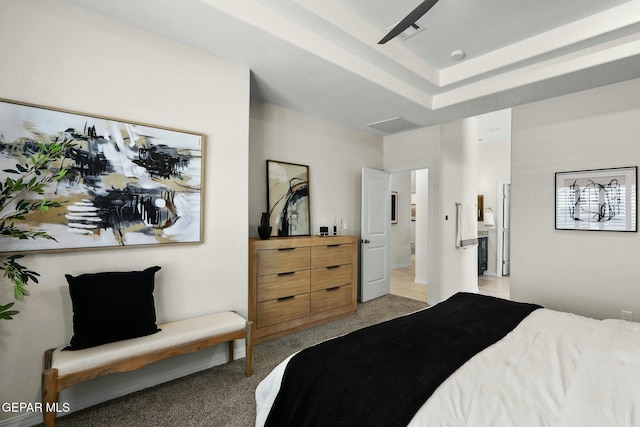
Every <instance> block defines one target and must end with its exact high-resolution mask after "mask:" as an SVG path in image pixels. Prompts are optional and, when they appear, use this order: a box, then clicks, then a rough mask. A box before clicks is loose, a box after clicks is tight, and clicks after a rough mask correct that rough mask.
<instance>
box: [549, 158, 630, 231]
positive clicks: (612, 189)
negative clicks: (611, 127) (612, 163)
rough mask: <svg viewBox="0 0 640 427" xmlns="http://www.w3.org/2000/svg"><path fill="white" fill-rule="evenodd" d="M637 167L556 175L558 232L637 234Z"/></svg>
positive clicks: (556, 226) (558, 173)
mask: <svg viewBox="0 0 640 427" xmlns="http://www.w3.org/2000/svg"><path fill="white" fill-rule="evenodd" d="M637 175H638V168H637V166H630V167H621V168H612V169H592V170H583V171H573V172H557V173H556V182H555V192H556V203H555V211H556V212H555V214H556V215H555V216H556V218H555V220H556V224H555V228H556V229H557V230H593V231H638V227H637V185H638V179H637Z"/></svg>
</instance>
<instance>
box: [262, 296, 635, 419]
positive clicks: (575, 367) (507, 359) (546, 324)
mask: <svg viewBox="0 0 640 427" xmlns="http://www.w3.org/2000/svg"><path fill="white" fill-rule="evenodd" d="M288 360H289V359H287V360H285V361H283V362H282V363H281V364H280V365H278V366H277V367H276V368H275V369H274V370H273V371H272V372H271V373H270V374H269V375H268V376H267V377H266V378H265V379H264V380H263V381H262V382H261V383H260V384H259V385H258V388H257V389H256V404H257V411H256V426H260V427H261V426H263V425H264V423H265V421H266V418H267V415H268V414H269V410H270V408H271V405H272V404H273V401H274V400H275V397H276V395H277V393H278V390H279V388H280V383H281V381H282V375H283V373H284V369H285V367H286V363H287V362H288ZM390 409H391V408H390ZM409 426H410V427H421V426H424V427H426V426H429V427H455V426H474V427H482V426H491V427H497V426H505V427H512V426H518V427H525V426H532V427H533V426H536V427H541V426H558V427H560V426H561V427H569V426H575V427H578V426H579V427H587V426H593V427H609V426H612V427H613V426H615V427H623V426H640V324H638V323H631V322H625V321H622V320H612V319H609V320H603V321H599V320H595V319H589V318H586V317H581V316H577V315H573V314H570V313H563V312H557V311H553V310H548V309H539V310H536V311H534V312H533V313H531V314H530V315H529V316H528V317H527V318H525V319H524V320H523V321H522V322H521V323H520V325H518V326H517V327H516V328H515V329H514V330H513V331H512V332H511V333H509V334H508V335H507V336H506V337H505V338H503V339H502V340H500V341H498V342H497V343H496V344H494V345H492V346H491V347H489V348H487V349H485V350H484V351H482V352H481V353H479V354H477V355H476V356H474V357H473V358H472V359H470V360H469V361H468V362H467V363H465V364H464V365H463V366H462V367H460V368H459V369H458V370H457V371H456V372H455V373H454V374H453V375H451V376H450V377H449V378H448V379H447V380H446V381H444V382H443V383H442V384H441V385H440V387H438V389H437V390H436V391H435V392H434V393H433V395H432V396H431V397H430V398H429V399H428V400H427V402H426V403H425V404H424V405H423V406H422V408H421V409H420V410H419V411H418V412H417V413H416V415H415V417H414V418H413V420H412V421H411V423H410V424H409Z"/></svg>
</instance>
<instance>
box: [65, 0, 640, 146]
mask: <svg viewBox="0 0 640 427" xmlns="http://www.w3.org/2000/svg"><path fill="white" fill-rule="evenodd" d="M66 1H68V2H69V3H73V4H76V5H79V6H82V7H86V8H88V9H90V10H93V11H95V12H98V13H100V14H103V15H106V16H109V17H112V18H114V19H116V20H119V21H122V22H125V23H128V24H131V25H133V26H136V27H139V28H141V29H144V30H148V31H150V32H153V33H156V34H159V35H162V36H164V37H167V38H169V39H173V40H175V41H178V42H180V43H183V44H185V45H189V46H192V47H194V48H197V49H200V50H203V51H206V52H209V53H211V54H213V55H215V56H218V57H221V58H225V59H228V60H230V61H233V62H236V63H240V64H244V65H246V66H247V67H249V68H250V69H251V96H252V97H254V98H257V99H260V100H263V101H266V102H270V103H274V104H277V105H281V106H284V107H287V108H292V109H295V110H298V111H302V112H304V113H307V114H311V115H314V116H317V117H321V118H324V119H327V120H330V121H333V122H337V123H342V124H345V125H348V126H351V127H353V128H357V129H363V130H366V131H370V132H373V133H376V134H379V135H388V134H390V133H395V132H401V131H404V130H407V129H410V128H413V127H422V126H429V125H433V124H437V123H442V122H447V121H451V120H456V119H460V118H464V117H469V116H475V115H480V114H484V113H488V112H491V111H496V110H502V109H506V108H509V107H513V106H516V105H519V104H523V103H527V102H532V101H536V100H540V99H545V98H549V97H553V96H557V95H561V94H566V93H570V92H575V91H579V90H584V89H588V88H592V87H597V86H601V85H605V84H610V83H614V82H618V81H623V80H628V79H631V78H636V77H640V0H537V1H531V0H482V1H480V0H440V1H439V2H438V3H437V4H436V5H435V6H434V7H433V8H432V9H431V10H430V11H429V12H428V13H427V14H426V15H425V16H423V17H422V18H421V19H420V20H419V21H418V22H417V24H418V26H419V27H421V31H420V32H418V33H417V34H415V35H413V36H411V37H410V38H407V39H406V40H403V38H402V37H397V38H395V39H393V40H391V41H390V42H388V43H386V44H384V45H379V44H378V41H379V40H380V39H381V38H382V37H383V36H384V35H385V34H386V33H387V32H388V31H389V29H390V27H392V26H394V25H395V24H396V23H397V22H399V21H400V20H401V19H402V18H404V17H405V16H406V15H407V14H408V13H409V12H411V11H412V10H413V9H414V8H415V7H416V6H417V5H418V4H420V3H421V1H422V0H110V1H108V2H105V1H103V0H66ZM454 50H462V51H464V53H465V56H464V58H463V59H461V60H458V61H455V60H452V59H451V53H452V51H454ZM372 123H378V124H379V125H376V126H373V127H372V126H368V125H369V124H372ZM492 128H493V129H494V130H495V125H493V126H492ZM380 129H383V130H380Z"/></svg>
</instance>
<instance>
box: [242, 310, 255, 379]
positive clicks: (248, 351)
mask: <svg viewBox="0 0 640 427" xmlns="http://www.w3.org/2000/svg"><path fill="white" fill-rule="evenodd" d="M252 330H253V322H252V321H250V320H249V321H248V322H247V332H246V334H245V340H244V345H245V356H244V357H245V359H246V363H247V365H246V369H245V375H246V376H247V377H250V376H251V374H252V373H253V341H252V339H253V338H252V334H251V333H252Z"/></svg>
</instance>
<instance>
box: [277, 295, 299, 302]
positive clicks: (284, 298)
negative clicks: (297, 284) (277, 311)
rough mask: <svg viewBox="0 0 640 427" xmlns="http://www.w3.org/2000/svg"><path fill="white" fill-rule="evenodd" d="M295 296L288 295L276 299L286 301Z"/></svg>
mask: <svg viewBox="0 0 640 427" xmlns="http://www.w3.org/2000/svg"><path fill="white" fill-rule="evenodd" d="M293 298H295V295H289V296H288V297H280V298H278V301H286V300H290V299H293Z"/></svg>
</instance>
